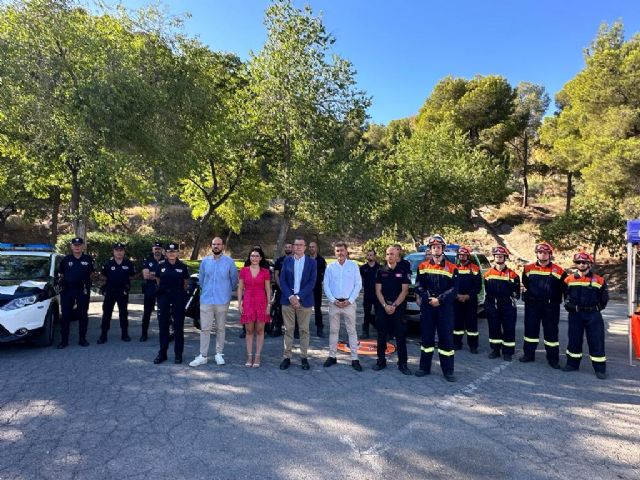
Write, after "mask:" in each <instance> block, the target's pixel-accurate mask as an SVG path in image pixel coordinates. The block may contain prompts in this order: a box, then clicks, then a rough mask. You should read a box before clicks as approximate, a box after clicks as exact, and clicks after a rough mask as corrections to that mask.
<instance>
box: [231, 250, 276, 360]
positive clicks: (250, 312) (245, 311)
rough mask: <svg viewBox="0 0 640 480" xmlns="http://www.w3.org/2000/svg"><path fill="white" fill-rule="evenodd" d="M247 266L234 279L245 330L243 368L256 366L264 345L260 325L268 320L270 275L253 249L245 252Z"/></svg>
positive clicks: (258, 252) (262, 254)
mask: <svg viewBox="0 0 640 480" xmlns="http://www.w3.org/2000/svg"><path fill="white" fill-rule="evenodd" d="M248 264H249V266H247V267H243V268H241V269H240V277H239V280H238V306H239V310H240V323H242V324H243V325H244V326H245V327H246V329H247V336H246V341H247V362H246V363H245V366H247V367H254V368H257V367H259V366H260V354H261V352H262V345H263V344H264V326H265V324H267V323H268V322H270V321H271V317H270V315H269V309H270V302H269V300H270V299H271V274H270V272H269V269H268V268H265V267H264V266H263V265H268V264H267V261H266V258H265V255H264V252H263V251H262V249H261V248H259V247H254V248H253V249H252V250H251V252H250V253H249V259H248ZM254 334H255V336H256V354H255V357H254V356H253V336H254Z"/></svg>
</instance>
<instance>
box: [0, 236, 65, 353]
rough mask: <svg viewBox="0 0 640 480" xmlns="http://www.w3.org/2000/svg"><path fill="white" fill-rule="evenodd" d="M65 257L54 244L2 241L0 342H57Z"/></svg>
mask: <svg viewBox="0 0 640 480" xmlns="http://www.w3.org/2000/svg"><path fill="white" fill-rule="evenodd" d="M61 258H62V257H61V256H60V255H58V254H56V253H55V248H54V247H53V246H51V245H44V244H17V243H0V343H5V342H13V341H16V340H23V339H30V340H33V341H34V342H35V343H36V344H37V345H40V346H49V345H51V344H52V343H53V334H54V324H56V323H57V322H58V319H59V315H60V295H59V287H58V278H57V277H58V264H59V262H60V260H61Z"/></svg>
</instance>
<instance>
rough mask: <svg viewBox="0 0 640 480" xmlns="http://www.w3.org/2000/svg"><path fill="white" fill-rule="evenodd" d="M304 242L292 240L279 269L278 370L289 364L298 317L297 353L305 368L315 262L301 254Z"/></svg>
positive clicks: (305, 245) (307, 364)
mask: <svg viewBox="0 0 640 480" xmlns="http://www.w3.org/2000/svg"><path fill="white" fill-rule="evenodd" d="M306 248H307V242H305V240H304V238H302V237H297V238H296V239H295V240H294V242H293V255H291V256H289V257H287V258H285V259H284V262H282V270H281V271H280V289H281V290H282V297H281V299H280V303H281V304H282V317H283V319H284V327H285V333H284V359H283V360H282V363H280V370H286V369H287V368H289V365H291V350H292V348H293V329H294V328H295V326H296V318H297V319H298V329H299V331H300V356H301V357H302V359H301V360H302V369H303V370H309V368H310V367H309V361H308V360H307V350H308V349H309V319H310V318H311V309H312V308H313V304H314V300H313V288H314V287H315V284H316V276H317V268H316V261H315V260H314V259H313V258H311V257H309V256H307V255H305V254H304V251H305V249H306Z"/></svg>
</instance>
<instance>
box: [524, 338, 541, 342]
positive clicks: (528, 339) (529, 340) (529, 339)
mask: <svg viewBox="0 0 640 480" xmlns="http://www.w3.org/2000/svg"><path fill="white" fill-rule="evenodd" d="M524 341H525V342H529V343H538V342H539V341H540V339H539V338H531V337H524Z"/></svg>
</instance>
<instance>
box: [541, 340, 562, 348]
mask: <svg viewBox="0 0 640 480" xmlns="http://www.w3.org/2000/svg"><path fill="white" fill-rule="evenodd" d="M544 344H545V345H546V346H547V347H559V346H560V342H548V341H546V340H545V341H544Z"/></svg>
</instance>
